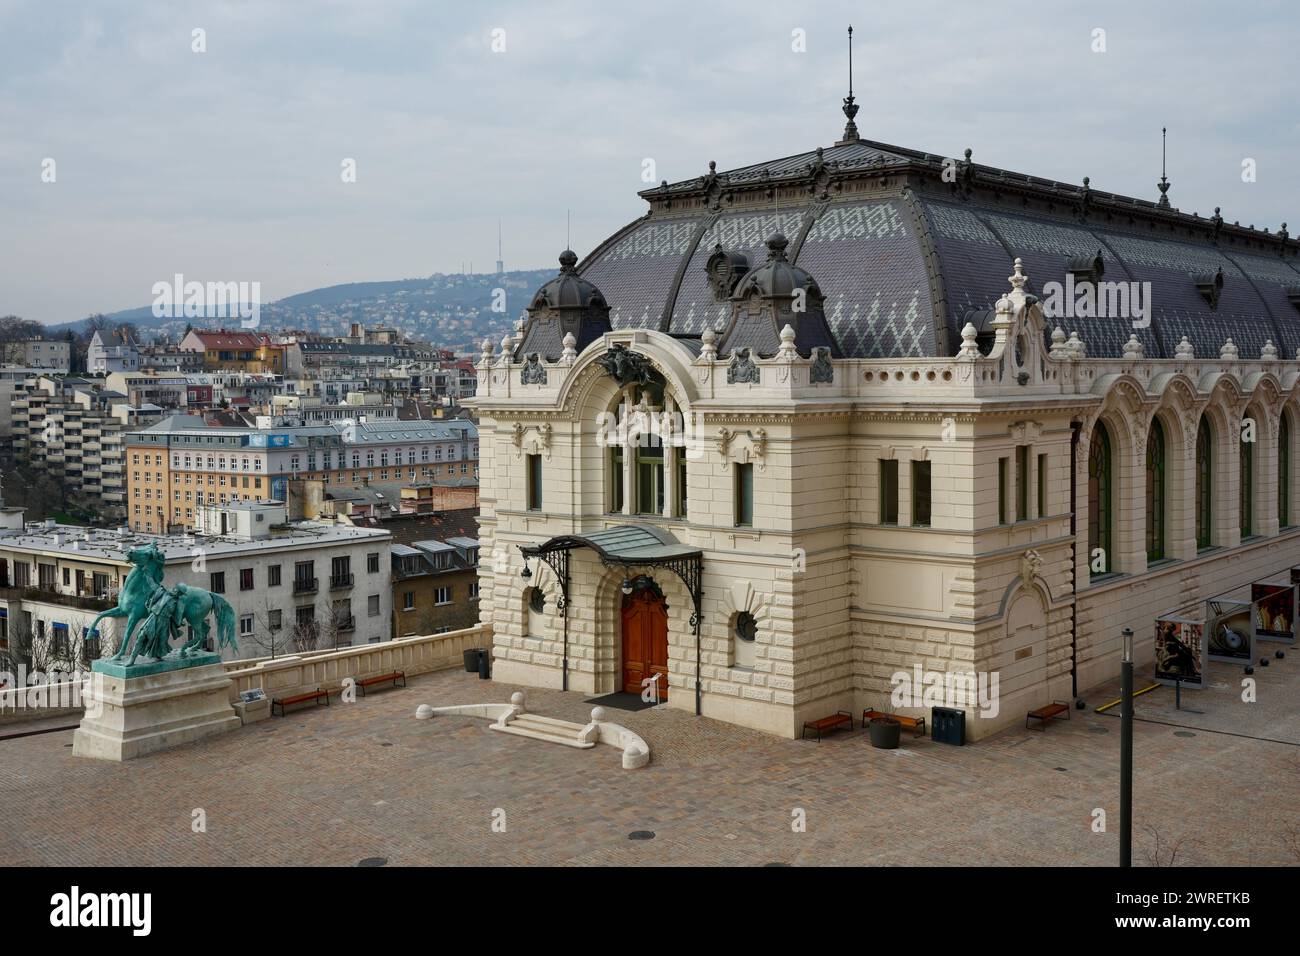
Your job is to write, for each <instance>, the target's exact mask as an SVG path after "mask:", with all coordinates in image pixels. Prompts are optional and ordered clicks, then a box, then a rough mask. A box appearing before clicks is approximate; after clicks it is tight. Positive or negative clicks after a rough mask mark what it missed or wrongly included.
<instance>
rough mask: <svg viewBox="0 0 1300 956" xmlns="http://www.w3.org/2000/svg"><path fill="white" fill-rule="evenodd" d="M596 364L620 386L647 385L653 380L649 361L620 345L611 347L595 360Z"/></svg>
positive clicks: (652, 370) (652, 371) (616, 344)
mask: <svg viewBox="0 0 1300 956" xmlns="http://www.w3.org/2000/svg"><path fill="white" fill-rule="evenodd" d="M596 364H597V365H599V366H600V367H601V368H603V369H604V370H605V374H606V375H608V376H609V377H610V378H612V379H613V380H614V381H615V382H617V383H618V384H619V385H620V386H622V385H648V384H650V382H651V381H652V380H653V378H654V369H653V368H652V367H651V365H650V360H649V359H647V358H646V357H645V356H644V355H642V354H640V353H639V352H633V351H631V350H630V349H629V348H627V346H625V345H622V344H620V343H615V344H614V345H612V346H611V347H610V349H609V351H608V352H606V353H605V354H604V355H602V356H601V357H600V358H598V359H596Z"/></svg>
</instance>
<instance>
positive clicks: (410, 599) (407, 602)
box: [402, 591, 415, 611]
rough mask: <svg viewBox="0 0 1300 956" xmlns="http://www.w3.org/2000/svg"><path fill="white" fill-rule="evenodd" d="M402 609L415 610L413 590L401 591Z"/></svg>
mask: <svg viewBox="0 0 1300 956" xmlns="http://www.w3.org/2000/svg"><path fill="white" fill-rule="evenodd" d="M402 610H403V611H413V610H415V592H414V591H403V592H402Z"/></svg>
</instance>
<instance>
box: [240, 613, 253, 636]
mask: <svg viewBox="0 0 1300 956" xmlns="http://www.w3.org/2000/svg"><path fill="white" fill-rule="evenodd" d="M252 633H253V615H251V614H241V615H240V617H239V634H240V636H241V637H244V636H247V635H249V634H252Z"/></svg>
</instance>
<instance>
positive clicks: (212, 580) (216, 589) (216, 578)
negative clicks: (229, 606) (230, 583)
mask: <svg viewBox="0 0 1300 956" xmlns="http://www.w3.org/2000/svg"><path fill="white" fill-rule="evenodd" d="M208 590H209V591H211V592H212V593H213V594H225V593H226V572H225V571H213V572H212V573H211V574H209V575H208Z"/></svg>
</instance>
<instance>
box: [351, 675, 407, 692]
mask: <svg viewBox="0 0 1300 956" xmlns="http://www.w3.org/2000/svg"><path fill="white" fill-rule="evenodd" d="M399 680H400V681H401V682H402V686H403V687H405V686H406V671H393V672H392V673H390V674H379V675H377V676H375V677H367V678H366V679H365V680H359V681H357V687H358V688H359V689H360V691H361V696H362V697H365V696H366V688H367V687H374V686H375V685H376V684H387V683H389V682H390V681H391V682H392V685H393V686H394V687H396V686H397V682H398V681H399Z"/></svg>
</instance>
